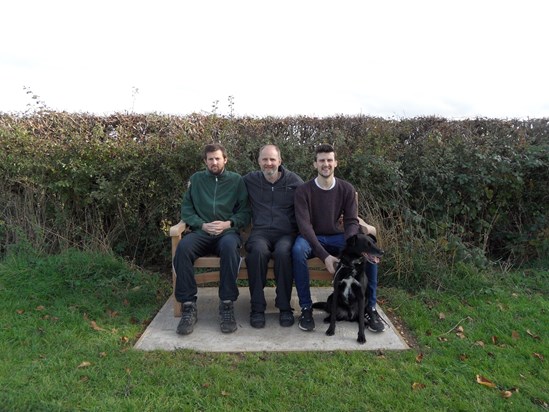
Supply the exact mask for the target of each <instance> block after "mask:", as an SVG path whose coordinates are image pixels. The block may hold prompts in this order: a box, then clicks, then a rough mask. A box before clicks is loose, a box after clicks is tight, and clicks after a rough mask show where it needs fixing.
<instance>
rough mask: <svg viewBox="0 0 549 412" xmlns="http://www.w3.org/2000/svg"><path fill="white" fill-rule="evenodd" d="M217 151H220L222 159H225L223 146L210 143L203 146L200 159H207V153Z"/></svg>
mask: <svg viewBox="0 0 549 412" xmlns="http://www.w3.org/2000/svg"><path fill="white" fill-rule="evenodd" d="M218 150H221V153H223V159H226V158H227V151H226V150H225V146H223V145H222V144H221V143H210V144H207V145H206V146H204V150H202V157H203V158H204V160H207V159H208V153H212V152H217V151H218Z"/></svg>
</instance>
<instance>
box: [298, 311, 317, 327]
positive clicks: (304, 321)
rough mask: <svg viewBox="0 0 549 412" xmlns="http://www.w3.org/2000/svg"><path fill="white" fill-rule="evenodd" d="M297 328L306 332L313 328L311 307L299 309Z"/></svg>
mask: <svg viewBox="0 0 549 412" xmlns="http://www.w3.org/2000/svg"><path fill="white" fill-rule="evenodd" d="M299 329H301V330H304V331H306V332H311V331H313V330H315V320H314V319H313V309H312V308H303V309H301V316H300V317H299Z"/></svg>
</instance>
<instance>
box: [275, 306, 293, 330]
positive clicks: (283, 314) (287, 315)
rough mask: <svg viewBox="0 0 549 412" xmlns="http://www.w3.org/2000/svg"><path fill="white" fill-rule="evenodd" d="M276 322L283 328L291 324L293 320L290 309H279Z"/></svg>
mask: <svg viewBox="0 0 549 412" xmlns="http://www.w3.org/2000/svg"><path fill="white" fill-rule="evenodd" d="M278 322H279V323H280V326H283V327H285V328H287V327H289V326H292V325H293V324H294V322H295V319H294V314H293V313H292V311H291V310H281V311H280V315H279V318H278Z"/></svg>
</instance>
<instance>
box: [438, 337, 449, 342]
mask: <svg viewBox="0 0 549 412" xmlns="http://www.w3.org/2000/svg"><path fill="white" fill-rule="evenodd" d="M438 340H439V342H448V338H445V337H444V336H439V337H438Z"/></svg>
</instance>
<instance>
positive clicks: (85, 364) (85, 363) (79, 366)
mask: <svg viewBox="0 0 549 412" xmlns="http://www.w3.org/2000/svg"><path fill="white" fill-rule="evenodd" d="M88 366H91V362H88V361H84V362H82V363H81V364H80V365H78V368H79V369H81V368H87V367H88Z"/></svg>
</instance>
